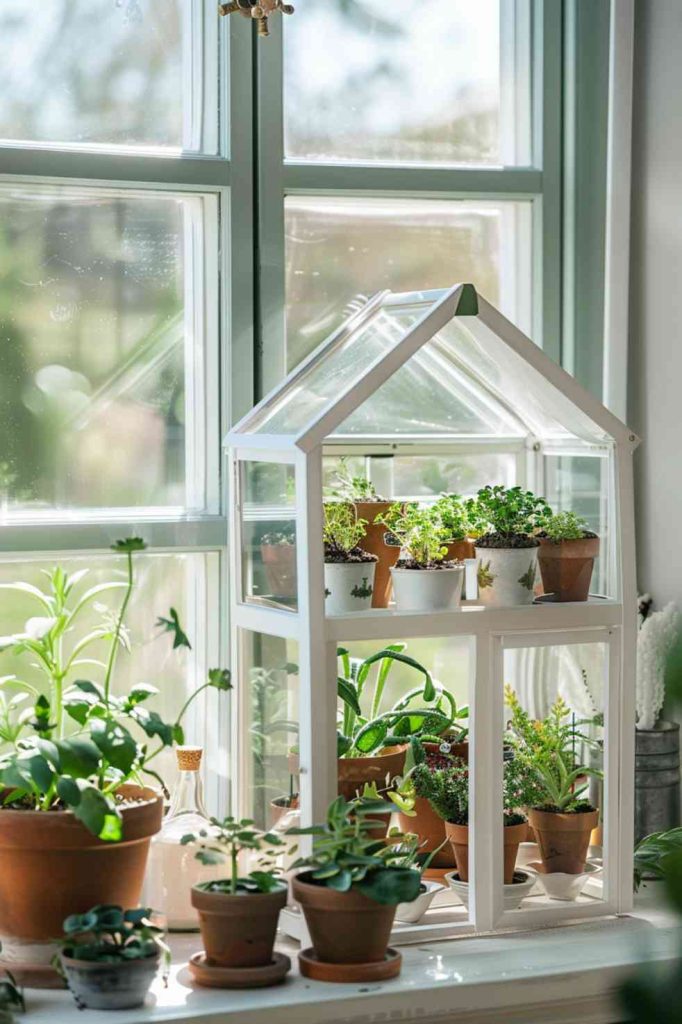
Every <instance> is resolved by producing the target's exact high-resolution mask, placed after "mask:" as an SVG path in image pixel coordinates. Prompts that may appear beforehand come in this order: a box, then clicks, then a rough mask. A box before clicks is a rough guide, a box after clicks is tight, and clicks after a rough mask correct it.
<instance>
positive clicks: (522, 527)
mask: <svg viewBox="0 0 682 1024" xmlns="http://www.w3.org/2000/svg"><path fill="white" fill-rule="evenodd" d="M465 507H466V509H467V513H468V514H469V515H470V516H471V517H472V519H473V520H474V521H475V522H476V523H477V524H478V525H479V526H480V527H481V528H482V530H483V531H484V532H483V536H480V537H478V539H477V540H476V546H477V547H491V548H496V547H498V548H510V547H534V546H536V545H537V541H536V540H535V538H534V536H533V535H534V533H535V531H536V530H538V529H541V528H542V526H543V524H544V522H545V521H546V520H547V518H548V517H549V516H550V515H551V509H550V507H549V505H548V504H547V502H546V501H545V499H544V498H539V497H537V496H536V495H535V494H533V492H532V491H525V490H524V489H523V488H522V487H503V486H502V485H500V484H498V485H496V486H494V487H491V486H487V487H482V488H481V490H479V492H478V494H477V495H476V497H475V498H468V499H467V501H466V502H465Z"/></svg>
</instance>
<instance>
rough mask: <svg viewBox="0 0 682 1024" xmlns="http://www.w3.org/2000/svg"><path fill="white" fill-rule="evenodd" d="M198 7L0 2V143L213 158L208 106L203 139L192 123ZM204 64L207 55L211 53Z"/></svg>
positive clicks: (79, 0) (105, 0)
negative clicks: (200, 152) (208, 154)
mask: <svg viewBox="0 0 682 1024" xmlns="http://www.w3.org/2000/svg"><path fill="white" fill-rule="evenodd" d="M199 7H200V5H197V4H196V3H192V2H191V0H164V3H158V2H155V0H50V2H49V3H46V4H35V5H34V4H29V3H26V0H3V2H2V4H1V5H0V39H2V61H1V62H0V138H3V139H6V140H19V141H27V142H38V143H41V142H42V143H65V144H74V145H79V146H91V145H93V144H94V145H102V146H105V147H107V148H111V147H114V146H126V147H128V146H135V147H155V148H156V147H162V148H171V149H185V150H197V149H203V150H204V151H205V152H215V151H216V145H215V134H216V125H217V115H216V112H215V110H213V111H211V110H207V111H206V112H205V114H206V116H205V122H206V125H207V126H211V128H210V129H209V133H208V135H206V137H205V138H204V139H203V140H202V138H201V135H200V132H198V127H199V126H198V125H195V124H193V118H194V117H196V120H199V118H198V111H197V113H196V114H195V106H194V102H193V99H194V91H195V89H196V90H199V89H200V86H201V67H200V66H199V67H198V68H197V67H196V66H190V57H191V56H192V55H193V54H192V51H193V50H194V49H196V48H195V47H193V45H192V36H193V34H195V33H200V32H201V19H200V17H199V14H200V11H199ZM208 59H210V60H214V59H215V54H210V48H209V54H208ZM190 71H191V72H192V74H190Z"/></svg>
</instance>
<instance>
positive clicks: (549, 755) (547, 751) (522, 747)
mask: <svg viewBox="0 0 682 1024" xmlns="http://www.w3.org/2000/svg"><path fill="white" fill-rule="evenodd" d="M504 696H505V703H506V705H507V707H508V708H509V709H510V711H511V719H510V721H509V729H510V736H509V741H510V743H511V745H512V747H513V748H514V751H515V759H516V760H518V761H519V762H521V763H523V764H525V765H527V766H528V768H530V769H531V770H532V771H533V773H534V775H535V780H536V783H537V787H538V791H537V795H536V796H535V798H534V799H533V800H532V801H530V802H529V803H528V804H527V806H532V807H537V808H540V809H544V810H554V811H563V812H578V811H583V810H592V809H593V808H592V807H591V805H590V804H589V802H588V801H587V800H584V799H582V794H583V793H584V792H585V790H586V789H587V783H581V782H579V780H580V779H582V778H583V777H584V776H587V775H591V776H593V777H595V778H601V775H602V773H601V772H599V771H597V770H596V769H594V768H590V767H588V766H587V765H584V764H580V762H579V759H578V756H577V748H578V747H579V746H580V745H581V744H583V743H584V744H588V745H596V744H595V742H594V741H593V740H591V739H590V738H589V737H587V736H586V735H585V734H584V733H583V732H582V731H581V730H580V728H579V726H581V725H584V724H585V723H586V722H587V721H588V720H587V719H585V720H583V719H580V720H578V721H576V720H575V719H574V717H573V716H572V714H571V710H570V708H569V707H568V705H567V704H566V703H565V702H564V701H563V700H562V698H561V697H557V699H556V700H555V701H554V704H553V705H552V707H551V708H550V711H549V715H548V716H547V718H545V719H544V720H543V721H536V720H534V719H532V718H531V717H530V716H529V714H528V713H527V712H526V711H524V709H523V707H522V706H521V702H520V701H519V698H518V696H517V695H516V693H515V692H514V690H513V689H512V687H511V686H509V685H507V686H505V691H504Z"/></svg>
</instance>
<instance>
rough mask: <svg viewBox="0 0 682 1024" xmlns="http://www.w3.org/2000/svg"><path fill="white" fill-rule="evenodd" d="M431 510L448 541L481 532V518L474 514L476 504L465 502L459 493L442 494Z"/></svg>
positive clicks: (463, 538)
mask: <svg viewBox="0 0 682 1024" xmlns="http://www.w3.org/2000/svg"><path fill="white" fill-rule="evenodd" d="M429 511H430V513H431V516H432V518H433V519H434V522H436V523H437V524H438V525H439V526H441V527H442V530H443V536H444V537H447V539H448V541H454V540H466V538H467V537H476V536H478V534H479V533H480V532H481V528H482V527H481V522H480V519H479V517H478V515H476V514H474V513H475V512H476V506H475V505H472V504H470V503H467V502H465V501H464V499H463V498H462V497H460V495H459V494H441V496H440V498H438V500H437V501H434V503H433V505H431V507H430V509H429Z"/></svg>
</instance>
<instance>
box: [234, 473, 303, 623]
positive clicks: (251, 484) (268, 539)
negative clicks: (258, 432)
mask: <svg viewBox="0 0 682 1024" xmlns="http://www.w3.org/2000/svg"><path fill="white" fill-rule="evenodd" d="M241 493H242V501H241V515H242V522H241V528H242V537H241V542H242V593H241V598H242V600H243V601H246V602H247V603H248V604H264V605H267V606H268V607H271V608H272V607H274V608H286V609H288V610H290V611H296V609H297V608H298V578H297V572H296V471H295V469H294V467H293V466H289V465H285V464H284V463H278V462H243V463H241Z"/></svg>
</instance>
